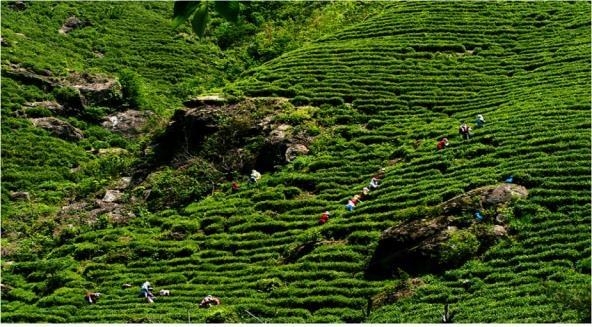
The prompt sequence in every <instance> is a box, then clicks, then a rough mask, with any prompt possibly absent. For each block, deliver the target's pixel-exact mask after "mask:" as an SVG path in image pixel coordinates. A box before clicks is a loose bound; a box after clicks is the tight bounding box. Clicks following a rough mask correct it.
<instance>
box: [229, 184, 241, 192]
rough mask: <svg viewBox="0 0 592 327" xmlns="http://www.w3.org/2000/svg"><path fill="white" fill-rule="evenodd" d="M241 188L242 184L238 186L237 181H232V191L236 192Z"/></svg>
mask: <svg viewBox="0 0 592 327" xmlns="http://www.w3.org/2000/svg"><path fill="white" fill-rule="evenodd" d="M239 188H240V186H238V183H237V182H232V186H231V189H232V193H236V192H237V191H238V190H239Z"/></svg>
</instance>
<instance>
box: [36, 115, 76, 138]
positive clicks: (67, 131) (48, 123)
mask: <svg viewBox="0 0 592 327" xmlns="http://www.w3.org/2000/svg"><path fill="white" fill-rule="evenodd" d="M30 120H31V122H32V123H33V125H35V126H36V127H40V128H43V129H45V130H48V131H49V132H50V133H51V134H53V135H55V136H57V137H59V138H61V139H64V140H67V141H78V140H81V139H83V138H84V134H83V133H82V131H81V130H79V129H78V128H76V127H74V126H72V125H70V124H69V123H67V122H65V121H62V120H60V119H57V118H54V117H43V118H31V119H30Z"/></svg>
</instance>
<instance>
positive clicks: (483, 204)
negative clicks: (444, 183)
mask: <svg viewBox="0 0 592 327" xmlns="http://www.w3.org/2000/svg"><path fill="white" fill-rule="evenodd" d="M527 196H528V190H527V189H526V188H525V187H524V186H522V185H517V184H499V185H490V186H483V187H479V188H476V189H473V190H470V191H469V192H466V193H464V194H461V195H458V196H456V197H454V198H452V199H450V200H448V201H446V202H443V203H442V204H440V207H441V208H442V211H443V212H444V214H447V215H451V214H458V213H461V212H464V211H467V210H475V209H489V208H491V207H497V206H500V205H503V204H505V203H507V202H509V201H511V200H512V199H517V198H525V197H527Z"/></svg>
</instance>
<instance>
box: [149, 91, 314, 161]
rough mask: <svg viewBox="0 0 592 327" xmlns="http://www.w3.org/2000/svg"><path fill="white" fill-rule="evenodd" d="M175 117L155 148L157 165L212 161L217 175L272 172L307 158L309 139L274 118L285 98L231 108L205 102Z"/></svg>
mask: <svg viewBox="0 0 592 327" xmlns="http://www.w3.org/2000/svg"><path fill="white" fill-rule="evenodd" d="M185 105H188V106H191V107H186V108H183V109H179V110H177V111H176V112H175V114H174V115H173V117H172V119H171V122H170V123H169V126H168V128H167V129H166V131H165V132H164V133H163V134H161V135H160V136H159V137H158V138H157V139H156V141H155V144H154V145H153V150H154V158H155V161H156V163H158V164H162V163H166V162H173V163H177V164H178V163H182V162H183V161H184V160H186V159H187V157H188V156H194V155H198V156H201V157H203V158H206V159H208V160H210V161H211V162H212V163H214V165H215V166H216V167H217V169H218V170H220V171H225V172H230V171H235V172H248V171H250V169H253V168H255V169H258V170H260V171H262V172H265V171H271V170H274V169H275V167H276V166H278V165H283V164H285V163H287V162H289V161H291V160H293V159H294V158H296V157H297V156H298V155H303V154H306V153H308V145H309V144H310V142H311V140H312V137H310V136H309V135H307V133H306V131H305V130H302V129H300V131H296V127H297V126H295V125H291V124H286V123H284V122H281V121H280V120H278V119H277V114H278V113H281V112H282V111H283V110H285V108H286V107H289V106H291V104H290V103H288V102H287V100H286V99H281V98H259V99H245V100H242V101H234V102H232V103H229V102H228V101H226V100H225V99H222V98H218V97H216V98H213V97H203V99H194V100H191V101H187V102H185Z"/></svg>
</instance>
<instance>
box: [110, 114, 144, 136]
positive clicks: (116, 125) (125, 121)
mask: <svg viewBox="0 0 592 327" xmlns="http://www.w3.org/2000/svg"><path fill="white" fill-rule="evenodd" d="M151 114H152V112H149V111H139V110H127V111H124V112H118V113H116V114H114V115H111V116H107V117H105V119H104V121H103V123H101V125H102V126H103V127H105V128H107V129H109V130H111V131H113V132H116V133H120V134H123V135H125V136H128V137H132V136H136V135H138V134H140V133H141V132H142V130H143V128H144V126H145V125H146V122H147V121H148V118H149V117H150V115H151Z"/></svg>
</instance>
